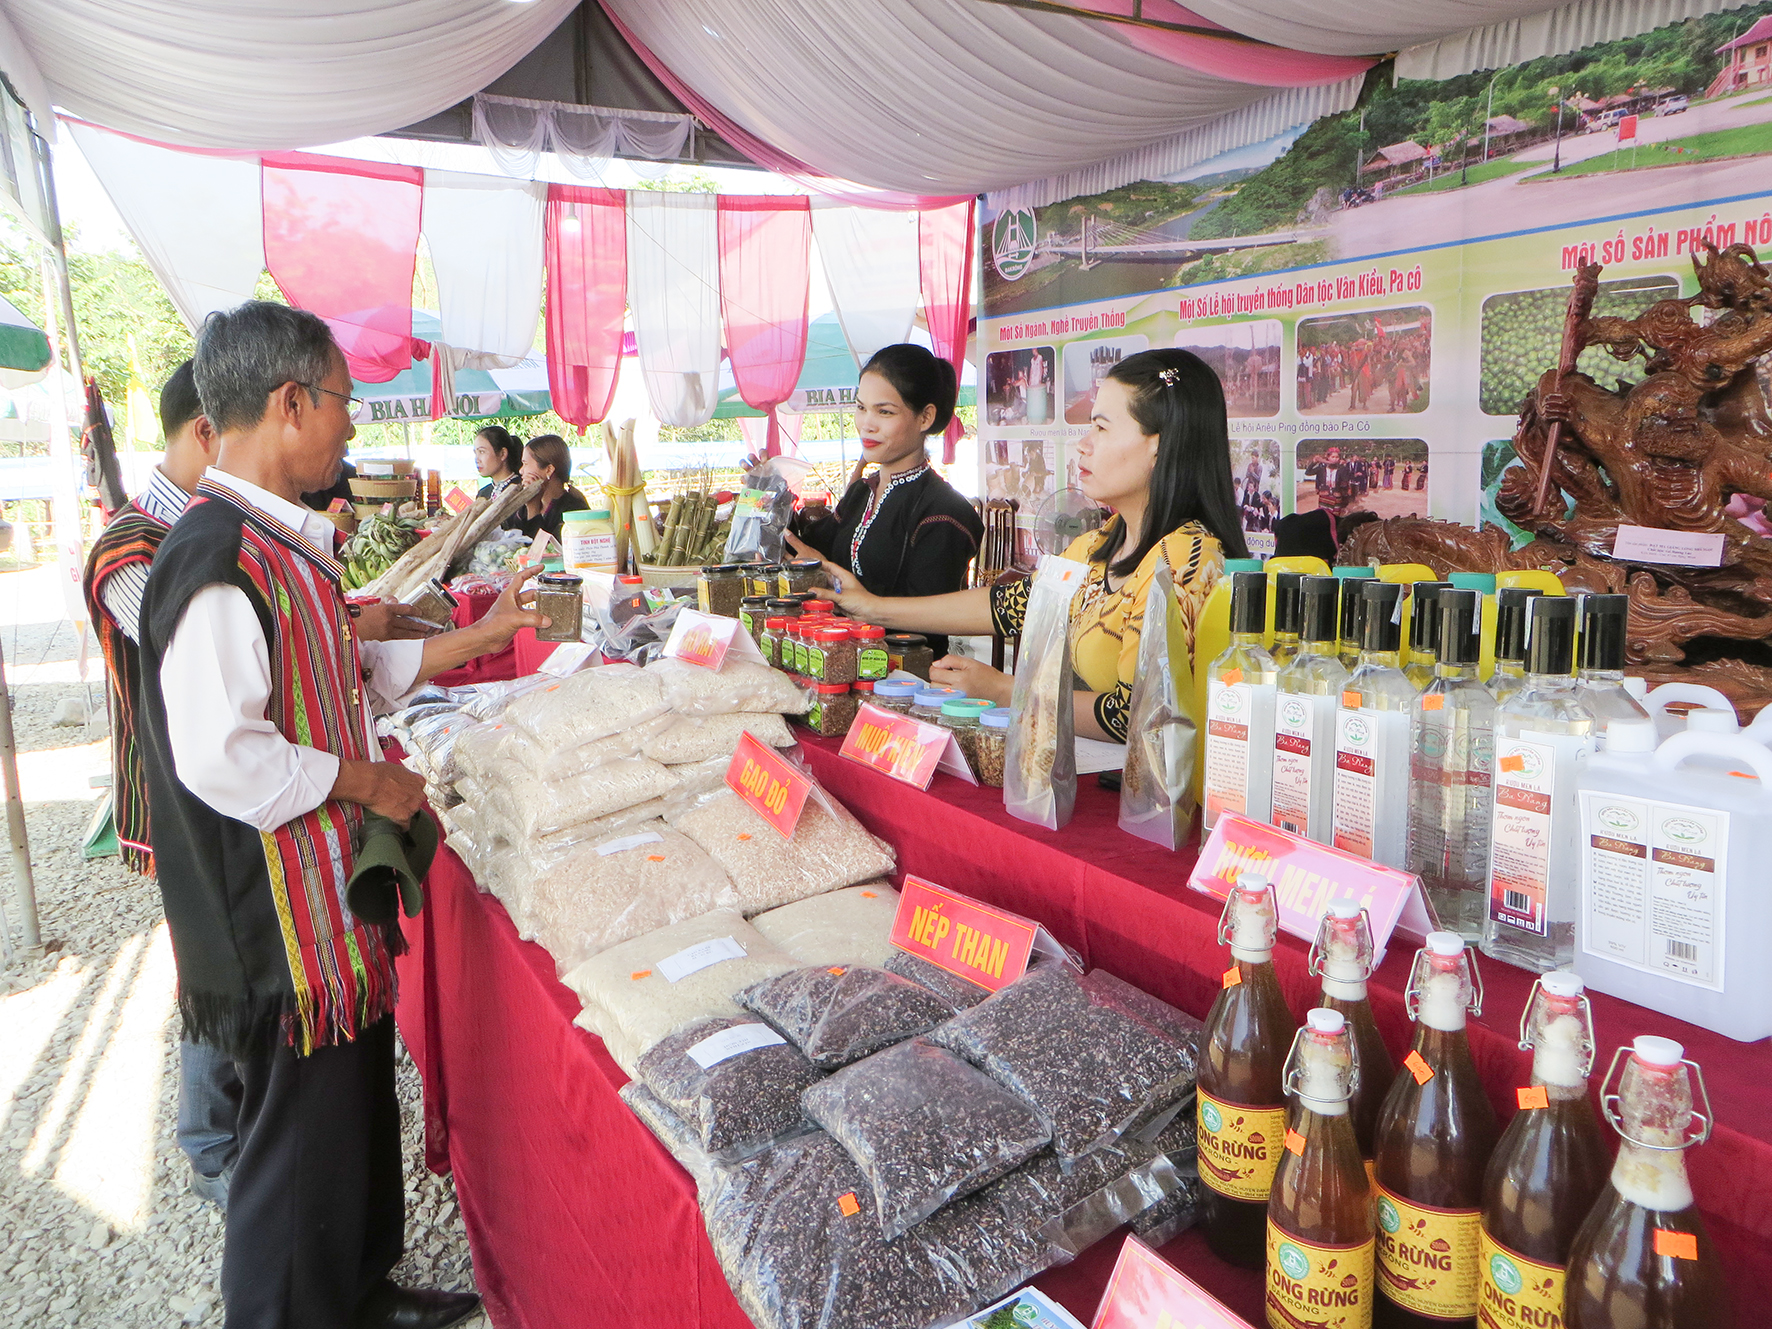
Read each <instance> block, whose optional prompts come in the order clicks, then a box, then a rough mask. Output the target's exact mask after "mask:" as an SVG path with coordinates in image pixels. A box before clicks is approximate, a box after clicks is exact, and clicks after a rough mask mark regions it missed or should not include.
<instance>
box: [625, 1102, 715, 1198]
mask: <svg viewBox="0 0 1772 1329" xmlns="http://www.w3.org/2000/svg"><path fill="white" fill-rule="evenodd" d="M620 1094H621V1101H622V1102H624V1103H626V1104H627V1105H628V1108H629V1110H631V1111H632V1112H633V1114H634V1115H635V1116H636V1117H638V1118H639V1119H640V1120H641V1121H642V1122H644V1123H645V1124H646V1128H647V1129H648V1130H650V1131H651V1132H652V1133H653V1134H654V1135H656V1136H657V1137H658V1142H659V1143H660V1144H662V1145H663V1146H664V1147H665V1149H666V1150H667V1151H668V1152H669V1153H670V1155H671V1157H672V1158H674V1159H676V1160H677V1162H678V1163H680V1164H682V1166H683V1170H684V1171H685V1172H687V1173H688V1174H689V1175H690V1176H691V1177H692V1178H694V1180H695V1184H696V1187H697V1188H698V1189H699V1188H700V1187H702V1186H704V1185H706V1184H707V1181H708V1179H709V1177H710V1175H711V1171H712V1160H710V1159H709V1158H708V1155H707V1151H706V1150H705V1149H703V1148H702V1147H701V1141H700V1140H698V1139H697V1138H696V1134H695V1132H694V1131H692V1130H690V1129H689V1127H688V1126H687V1125H685V1124H684V1121H683V1119H682V1118H681V1117H679V1116H678V1115H677V1114H676V1113H675V1112H672V1111H671V1110H670V1109H669V1108H668V1107H666V1106H665V1105H664V1104H663V1103H661V1102H659V1101H658V1095H656V1094H654V1093H653V1092H652V1091H651V1090H650V1089H648V1088H647V1087H646V1086H645V1085H643V1084H641V1083H640V1082H639V1081H638V1080H629V1081H628V1082H627V1083H626V1084H624V1085H623V1086H622V1087H621V1089H620Z"/></svg>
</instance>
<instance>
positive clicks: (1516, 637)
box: [1488, 586, 1544, 701]
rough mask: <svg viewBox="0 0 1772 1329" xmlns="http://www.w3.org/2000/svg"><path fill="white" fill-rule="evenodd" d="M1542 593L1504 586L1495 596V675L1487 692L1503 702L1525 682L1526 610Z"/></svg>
mask: <svg viewBox="0 0 1772 1329" xmlns="http://www.w3.org/2000/svg"><path fill="white" fill-rule="evenodd" d="M1543 594H1544V592H1543V591H1540V590H1537V589H1535V588H1533V587H1529V586H1503V587H1502V588H1501V589H1500V590H1499V591H1497V592H1496V593H1495V672H1494V673H1492V674H1490V675H1489V679H1488V683H1489V691H1490V692H1492V693H1494V694H1495V700H1496V701H1506V700H1507V699H1508V698H1509V697H1510V696H1512V695H1513V694H1514V693H1515V692H1518V691H1519V690H1520V685H1521V684H1522V683H1524V682H1525V681H1526V606H1527V605H1528V604H1530V603H1531V602H1532V601H1533V600H1535V599H1537V598H1538V597H1539V596H1542V595H1543Z"/></svg>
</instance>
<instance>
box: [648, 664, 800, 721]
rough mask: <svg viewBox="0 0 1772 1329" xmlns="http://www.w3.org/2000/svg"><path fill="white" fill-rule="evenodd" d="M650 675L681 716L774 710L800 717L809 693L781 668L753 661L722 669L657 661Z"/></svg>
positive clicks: (650, 668) (724, 666)
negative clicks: (795, 683)
mask: <svg viewBox="0 0 1772 1329" xmlns="http://www.w3.org/2000/svg"><path fill="white" fill-rule="evenodd" d="M646 674H647V676H648V677H649V678H652V679H653V680H655V681H656V682H657V683H658V684H660V685H661V686H662V687H663V689H664V700H665V703H666V704H667V705H668V706H669V707H670V708H671V709H672V710H673V711H676V712H677V713H678V714H679V715H726V714H729V713H730V712H732V711H774V712H775V713H776V714H777V715H798V714H800V713H801V712H803V711H804V710H805V709H806V697H805V694H804V693H802V692H801V691H800V689H799V688H798V687H796V686H795V685H794V683H793V682H792V681H791V680H790V679H789V678H788V676H787V675H786V674H784V673H782V672H781V671H780V670H779V669H771V668H770V667H769V666H768V665H761V664H757V663H755V662H754V661H751V660H728V661H726V663H725V664H723V665H721V666H720V668H719V669H708V668H706V667H705V666H703V665H698V664H688V663H686V662H685V661H682V660H654V661H653V662H652V663H651V664H649V665H647V666H646Z"/></svg>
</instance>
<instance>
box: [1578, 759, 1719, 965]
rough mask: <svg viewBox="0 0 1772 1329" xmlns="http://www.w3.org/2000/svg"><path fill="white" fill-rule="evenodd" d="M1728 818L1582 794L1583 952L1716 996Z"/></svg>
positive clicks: (1699, 810) (1708, 810)
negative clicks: (1686, 984)
mask: <svg viewBox="0 0 1772 1329" xmlns="http://www.w3.org/2000/svg"><path fill="white" fill-rule="evenodd" d="M1728 844H1729V814H1728V813H1727V812H1718V811H1716V810H1714V809H1711V808H1695V807H1690V806H1688V805H1686V804H1684V803H1659V802H1651V801H1649V800H1648V799H1640V798H1625V797H1621V796H1620V795H1617V794H1607V793H1596V792H1594V791H1592V790H1584V791H1583V792H1582V794H1581V912H1582V919H1583V923H1584V926H1583V929H1582V947H1581V948H1582V950H1583V951H1585V952H1586V953H1587V954H1589V955H1595V956H1598V957H1599V958H1601V959H1603V960H1611V961H1612V962H1613V963H1615V964H1622V965H1626V966H1628V967H1629V968H1632V969H1636V970H1640V971H1641V972H1643V973H1646V974H1654V975H1656V976H1658V977H1660V978H1671V979H1673V980H1674V981H1676V982H1679V983H1690V984H1691V985H1692V986H1693V987H1700V988H1707V989H1709V990H1710V991H1712V992H1721V991H1722V990H1723V948H1722V945H1721V941H1722V935H1721V933H1722V920H1723V904H1724V898H1725V897H1724V891H1725V888H1726V877H1725V873H1724V870H1723V860H1724V856H1725V854H1726V853H1727V851H1728Z"/></svg>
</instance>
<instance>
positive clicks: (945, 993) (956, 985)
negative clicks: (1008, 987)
mask: <svg viewBox="0 0 1772 1329" xmlns="http://www.w3.org/2000/svg"><path fill="white" fill-rule="evenodd" d="M882 967H883V968H884V969H886V970H887V971H889V972H891V973H894V974H897V975H898V976H899V977H901V978H908V979H910V980H911V982H913V983H920V984H921V985H922V986H924V987H926V988H928V989H929V990H930V991H931V992H933V993H934V994H935V995H936V996H938V997H940V998H941V999H942V1000H943V1001H945V1002H946V1003H947V1004H948V1005H949V1006H951V1007H953V1009H954V1010H956V1011H964V1010H970V1009H971V1008H972V1007H974V1006H976V1005H978V1003H979V1002H981V1001H983V1000H984V999H985V998H986V997H988V996H990V995H991V990H990V989H989V988H982V987H980V986H979V985H978V984H976V983H974V982H972V981H971V980H970V979H965V978H961V977H960V976H959V975H958V974H950V973H949V972H948V971H947V970H945V969H943V968H942V967H941V966H940V965H937V964H931V963H929V961H927V960H925V959H924V958H923V957H922V956H920V955H911V954H910V953H908V952H906V951H901V950H899V949H898V948H897V947H893V950H892V955H891V956H890V957H889V958H888V959H887V961H886V963H885V965H883V966H882Z"/></svg>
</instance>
